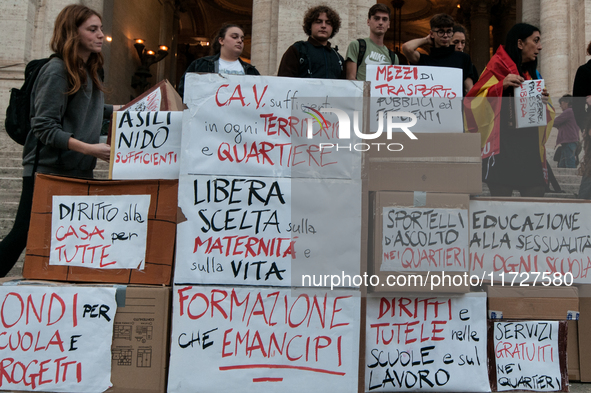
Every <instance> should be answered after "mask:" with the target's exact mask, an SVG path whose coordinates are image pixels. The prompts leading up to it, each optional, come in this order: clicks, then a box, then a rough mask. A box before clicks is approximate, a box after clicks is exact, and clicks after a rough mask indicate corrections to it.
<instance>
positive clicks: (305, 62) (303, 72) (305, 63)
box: [293, 41, 312, 78]
mask: <svg viewBox="0 0 591 393" xmlns="http://www.w3.org/2000/svg"><path fill="white" fill-rule="evenodd" d="M293 45H294V47H295V48H296V50H297V51H298V54H299V56H300V59H299V62H300V65H299V67H300V68H299V72H300V75H299V76H300V78H309V77H310V75H312V71H311V70H310V61H309V59H308V48H307V47H306V42H304V41H297V42H296V43H294V44H293Z"/></svg>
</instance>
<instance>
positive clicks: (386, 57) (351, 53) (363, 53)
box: [345, 3, 398, 81]
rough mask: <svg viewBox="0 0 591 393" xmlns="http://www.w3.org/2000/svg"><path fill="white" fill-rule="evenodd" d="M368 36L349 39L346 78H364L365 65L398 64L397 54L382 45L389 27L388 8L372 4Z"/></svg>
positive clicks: (361, 79)
mask: <svg viewBox="0 0 591 393" xmlns="http://www.w3.org/2000/svg"><path fill="white" fill-rule="evenodd" d="M367 25H368V26H369V37H368V38H363V39H362V38H360V39H358V40H354V41H351V43H350V44H349V48H348V49H347V56H346V58H347V60H346V63H345V64H346V70H347V79H357V80H359V81H364V80H365V75H366V71H365V70H366V66H367V65H390V64H398V56H396V54H394V52H392V51H390V49H388V47H387V46H386V45H384V36H385V35H386V32H387V31H388V29H389V28H390V8H388V6H387V5H385V4H381V3H377V4H374V5H373V6H372V7H371V8H370V9H369V12H368V14H367Z"/></svg>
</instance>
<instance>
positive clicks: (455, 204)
mask: <svg viewBox="0 0 591 393" xmlns="http://www.w3.org/2000/svg"><path fill="white" fill-rule="evenodd" d="M370 199H371V200H372V206H371V209H372V211H373V222H372V223H370V226H369V227H370V228H373V233H374V236H373V245H374V246H373V249H372V250H370V259H369V261H370V263H369V265H370V266H369V267H370V270H371V273H372V274H375V275H377V276H378V277H380V282H381V283H385V282H386V278H387V276H388V275H390V274H392V275H399V274H415V275H416V274H420V275H422V276H423V277H424V278H425V276H426V274H427V272H421V271H416V272H404V273H401V272H395V271H381V270H380V266H381V265H382V237H383V236H382V229H383V227H382V220H383V218H382V212H383V208H384V207H393V206H404V207H412V206H413V203H414V193H412V192H388V191H380V192H376V193H372V198H370ZM469 205H470V195H468V194H442V193H432V192H428V193H427V194H426V203H425V205H424V206H422V207H426V208H448V209H451V208H459V209H466V210H467V209H468V207H469ZM436 273H437V272H431V274H436ZM446 273H447V274H449V275H450V276H452V282H453V276H456V275H460V276H463V274H464V272H463V271H462V272H459V271H446ZM423 281H425V280H423ZM464 281H465V280H462V282H463V283H464V284H465V282H464ZM370 289H371V290H372V291H373V292H418V293H420V292H429V293H434V292H439V293H467V292H470V286H469V285H459V286H455V285H449V283H448V282H447V281H446V282H445V285H441V286H438V287H435V288H433V290H431V288H430V285H426V286H424V287H415V286H405V287H390V286H386V285H384V286H377V287H371V288H370Z"/></svg>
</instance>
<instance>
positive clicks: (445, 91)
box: [366, 65, 464, 133]
mask: <svg viewBox="0 0 591 393" xmlns="http://www.w3.org/2000/svg"><path fill="white" fill-rule="evenodd" d="M366 80H367V81H368V82H371V93H370V96H371V97H372V98H371V104H370V130H371V131H375V130H378V129H381V128H384V129H386V128H387V127H388V114H387V113H388V112H410V113H412V114H414V115H415V116H416V118H417V123H416V125H414V126H412V127H410V128H409V130H410V131H411V132H412V133H424V132H428V133H434V132H458V133H462V132H464V126H463V121H462V96H463V91H464V87H463V86H464V84H463V80H462V70H461V69H459V68H447V67H427V66H419V67H417V66H398V65H389V66H375V65H368V66H367V75H366ZM384 118H385V119H384ZM409 121H410V118H409V117H395V118H394V122H399V123H403V122H409ZM380 124H381V127H380ZM393 131H394V132H402V130H401V129H400V128H394V129H393Z"/></svg>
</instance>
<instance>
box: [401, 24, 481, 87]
mask: <svg viewBox="0 0 591 393" xmlns="http://www.w3.org/2000/svg"><path fill="white" fill-rule="evenodd" d="M429 24H430V26H431V30H430V31H429V35H427V36H426V37H424V38H416V39H414V40H410V41H408V42H405V43H404V45H402V53H404V55H405V56H406V58H407V59H408V61H409V62H410V64H415V65H427V66H434V67H452V68H459V69H461V70H462V80H463V81H464V92H465V93H467V92H468V91H470V89H471V88H472V86H473V85H474V80H475V77H474V76H473V75H472V72H473V71H472V60H471V59H470V56H469V55H468V54H467V53H463V52H458V51H456V50H455V47H454V46H453V45H450V43H451V37H452V35H453V27H454V19H453V18H452V17H451V16H449V15H447V14H437V15H435V16H434V17H433V18H431V21H430V22H429ZM427 44H430V45H432V46H431V50H430V51H429V54H428V55H425V54H422V53H419V51H418V50H417V49H418V48H419V46H422V45H427Z"/></svg>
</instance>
